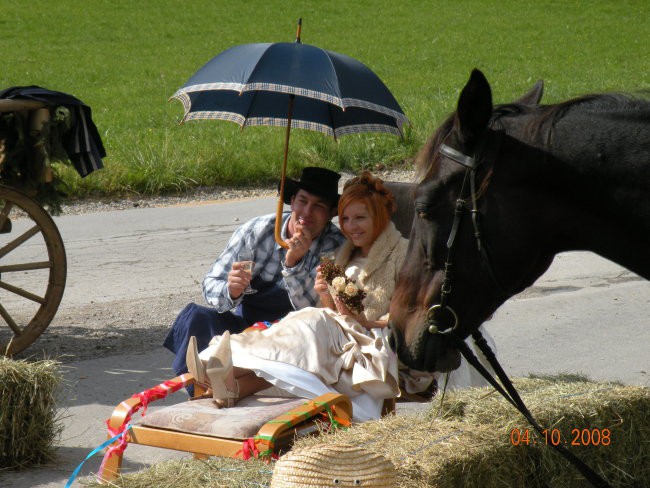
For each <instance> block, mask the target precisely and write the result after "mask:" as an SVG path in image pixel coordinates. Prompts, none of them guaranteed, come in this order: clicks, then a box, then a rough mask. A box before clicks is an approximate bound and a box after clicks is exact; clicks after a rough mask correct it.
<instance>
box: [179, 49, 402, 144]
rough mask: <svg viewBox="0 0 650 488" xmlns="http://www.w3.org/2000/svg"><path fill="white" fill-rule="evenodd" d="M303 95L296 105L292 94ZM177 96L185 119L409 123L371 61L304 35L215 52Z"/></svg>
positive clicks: (373, 128)
mask: <svg viewBox="0 0 650 488" xmlns="http://www.w3.org/2000/svg"><path fill="white" fill-rule="evenodd" d="M287 95H294V96H295V100H294V104H293V108H292V111H291V113H289V111H288V97H287ZM172 98H177V99H179V100H180V101H181V102H182V103H183V106H184V108H185V115H184V117H183V121H185V120H193V119H221V120H230V121H232V122H236V123H238V124H239V125H241V126H242V127H245V126H248V125H275V126H283V127H286V126H287V123H288V120H289V119H291V121H292V122H291V127H296V128H302V129H309V130H316V131H320V132H323V133H325V134H329V135H331V136H334V137H338V136H340V135H344V134H350V133H359V132H388V133H392V134H396V135H401V129H402V126H403V125H404V124H405V123H408V119H407V118H406V116H405V115H404V112H403V111H402V109H401V107H400V106H399V104H398V103H397V101H396V100H395V97H393V95H392V94H391V92H390V91H389V90H388V88H386V86H385V85H384V83H383V82H382V81H381V80H380V79H379V77H378V76H377V75H376V74H375V73H374V72H373V71H372V70H370V69H369V68H368V67H367V66H365V65H364V64H363V63H361V62H359V61H357V60H355V59H353V58H351V57H349V56H345V55H343V54H338V53H335V52H332V51H327V50H325V49H321V48H318V47H315V46H310V45H308V44H302V43H300V42H295V43H289V42H280V43H273V44H271V43H259V44H244V45H241V46H235V47H232V48H230V49H228V50H226V51H224V52H222V53H221V54H219V55H217V56H216V57H214V58H213V59H212V60H210V61H209V62H208V63H206V64H205V65H204V66H203V67H202V68H201V69H200V70H199V71H197V72H196V73H195V74H194V75H193V76H192V77H191V78H190V80H189V81H188V82H187V83H186V84H185V85H184V86H183V87H182V88H180V89H179V90H178V91H177V92H176V93H175V94H174V95H173V97H172Z"/></svg>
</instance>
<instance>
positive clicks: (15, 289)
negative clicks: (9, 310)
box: [0, 281, 45, 305]
mask: <svg viewBox="0 0 650 488" xmlns="http://www.w3.org/2000/svg"><path fill="white" fill-rule="evenodd" d="M0 288H4V289H5V290H7V291H10V292H12V293H15V294H16V295H20V296H21V297H23V298H27V299H28V300H31V301H32V302H36V303H40V304H41V305H43V304H44V303H45V298H43V297H39V296H38V295H34V294H33V293H30V292H28V291H27V290H23V289H22V288H18V287H17V286H14V285H10V284H9V283H5V282H4V281H0Z"/></svg>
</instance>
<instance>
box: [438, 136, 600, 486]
mask: <svg viewBox="0 0 650 488" xmlns="http://www.w3.org/2000/svg"><path fill="white" fill-rule="evenodd" d="M492 133H493V134H494V135H495V136H496V141H495V143H496V145H495V147H493V150H494V152H495V153H496V152H498V150H499V147H500V145H501V140H502V137H503V133H502V132H500V131H496V132H492ZM486 141H487V139H486V138H484V139H483V140H482V141H481V144H479V147H478V149H477V150H476V153H475V154H474V155H473V156H468V155H465V154H463V153H461V152H460V151H457V150H456V149H454V148H452V147H449V146H447V145H446V144H441V145H440V148H439V149H438V151H439V152H440V154H442V155H444V156H446V157H448V158H449V159H451V160H453V161H455V162H456V163H459V164H461V165H463V166H464V167H465V168H466V169H465V176H464V178H463V183H462V186H461V191H460V193H459V196H458V198H457V200H456V206H455V209H454V220H453V223H452V227H451V232H450V234H449V238H448V239H447V260H446V261H445V268H444V276H443V282H442V288H441V293H440V303H439V304H436V305H433V306H431V308H429V310H428V312H427V323H428V331H429V333H430V334H444V335H446V336H447V337H449V338H450V339H452V342H453V344H454V346H455V347H456V348H457V349H458V350H459V351H460V353H461V354H462V355H463V356H464V357H465V359H466V360H467V362H468V363H469V364H471V365H472V366H473V367H474V369H476V370H477V371H478V372H479V373H480V374H481V375H482V376H483V377H484V378H485V379H486V380H487V381H488V382H489V383H490V384H491V385H492V386H493V387H494V389H495V390H497V391H498V392H499V393H500V394H501V395H503V397H504V398H505V399H506V400H507V401H508V402H510V403H511V404H512V405H513V406H514V407H515V408H516V409H517V410H519V412H521V414H522V415H523V416H524V417H525V418H526V420H528V422H529V423H530V424H531V425H532V426H533V427H534V428H535V430H537V432H538V433H539V434H540V436H542V437H543V435H544V434H543V430H544V429H543V428H542V427H541V426H540V425H539V423H537V421H536V420H535V418H534V417H533V415H532V414H531V413H530V410H528V407H526V405H525V403H524V401H523V400H522V399H521V397H520V396H519V393H518V392H517V389H516V388H515V387H514V385H513V384H512V382H511V381H510V379H509V378H508V375H507V374H506V373H505V371H504V370H503V368H502V367H501V365H500V364H499V361H498V360H497V357H496V355H495V354H494V352H493V351H492V349H491V348H490V346H489V345H488V343H487V341H486V340H485V338H484V337H483V334H481V331H480V330H479V329H476V330H475V331H473V332H472V333H471V335H472V338H473V339H474V343H475V344H476V346H477V347H478V348H479V349H480V350H481V352H482V353H483V355H484V356H485V358H486V359H487V360H488V362H489V363H490V365H491V366H492V369H493V370H494V371H495V373H496V375H497V377H498V378H499V381H500V382H501V383H499V382H498V381H497V380H496V378H494V376H492V374H491V373H490V372H489V371H488V370H487V368H485V366H483V364H482V363H481V362H480V361H479V360H478V358H477V357H476V356H475V355H474V353H473V352H472V350H471V349H470V348H469V346H468V345H467V343H466V342H465V341H464V340H463V339H461V336H460V334H459V332H460V331H459V320H458V314H457V313H456V312H455V311H454V310H453V309H452V308H451V307H450V306H449V305H448V304H447V300H448V297H449V295H450V294H451V290H452V277H453V269H454V264H453V258H454V250H455V244H456V237H457V234H458V229H459V227H460V223H461V221H462V218H463V215H464V214H465V210H466V209H469V211H470V214H471V216H472V225H473V228H474V237H475V239H476V244H477V246H478V251H479V253H480V254H481V256H482V257H483V261H484V262H485V264H486V268H487V271H488V274H489V275H490V277H491V278H492V281H493V282H494V284H495V285H496V288H497V289H498V290H499V291H500V293H502V294H503V295H505V296H507V297H511V296H512V295H514V294H516V293H517V292H518V291H520V290H508V289H507V288H506V287H504V286H503V285H502V283H501V282H500V281H499V279H498V278H497V275H496V273H495V271H494V267H493V265H492V259H491V258H490V253H489V250H488V248H487V246H486V243H485V242H484V241H483V240H482V234H481V226H480V218H479V217H480V214H479V211H478V204H477V200H478V194H477V191H476V170H477V168H478V167H479V166H480V163H481V161H482V160H484V159H485V158H481V157H480V156H481V153H482V151H483V149H484V148H485V146H486ZM468 181H469V186H470V190H469V201H470V204H471V206H468V204H467V200H466V199H465V198H464V197H463V195H464V193H465V186H466V184H467V182H468ZM445 315H446V316H447V317H446V318H449V317H451V318H452V320H453V325H449V321H448V320H444V319H445V317H444V316H445ZM550 446H551V447H553V448H554V449H555V450H557V451H558V452H559V453H560V454H561V455H562V456H564V457H565V459H567V460H568V461H569V462H571V463H572V464H573V465H574V466H575V467H576V468H577V469H578V471H580V473H582V475H583V476H584V477H585V478H586V479H587V480H588V481H589V482H590V483H591V484H592V485H593V486H596V487H599V488H600V487H602V488H611V485H609V484H608V483H607V482H606V481H605V480H604V479H603V478H602V477H601V476H600V475H598V474H597V473H596V472H595V471H594V470H593V469H591V468H590V467H589V466H587V465H586V464H585V463H584V462H583V461H582V460H581V459H580V458H578V457H577V456H576V455H575V454H573V453H572V452H571V451H569V450H568V449H567V448H566V447H565V446H564V445H562V444H557V445H556V444H554V443H551V444H550Z"/></svg>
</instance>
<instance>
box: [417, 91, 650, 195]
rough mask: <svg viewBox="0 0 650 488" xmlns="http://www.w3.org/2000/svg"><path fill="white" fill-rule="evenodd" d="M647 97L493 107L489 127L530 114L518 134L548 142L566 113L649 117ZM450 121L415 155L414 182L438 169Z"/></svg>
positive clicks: (606, 96)
mask: <svg viewBox="0 0 650 488" xmlns="http://www.w3.org/2000/svg"><path fill="white" fill-rule="evenodd" d="M649 95H650V91H647V92H645V91H644V92H639V94H638V95H632V94H627V93H600V94H590V95H583V96H580V97H576V98H573V99H570V100H566V101H564V102H560V103H556V104H552V105H526V104H520V103H508V104H502V105H497V106H495V107H494V109H493V112H492V118H491V121H490V126H491V127H492V128H493V129H495V130H503V129H504V128H505V127H504V122H505V121H506V120H507V119H508V118H510V117H517V116H522V115H529V114H532V113H534V114H535V115H536V116H535V117H530V120H529V121H528V123H527V124H526V126H525V127H524V128H523V132H522V133H523V134H524V135H525V136H526V137H533V136H534V135H536V134H540V133H541V132H542V131H546V132H545V134H546V135H545V138H546V139H547V140H548V137H549V136H550V133H551V132H552V130H553V127H554V126H555V124H556V123H557V122H558V121H559V120H561V119H562V118H563V117H564V116H566V114H567V113H568V112H569V111H571V110H575V109H582V110H585V111H586V112H592V113H598V112H608V111H619V112H626V113H627V114H628V115H629V114H632V115H634V114H638V116H639V117H645V118H647V117H648V116H649V115H650V101H649V100H648V96H649ZM454 118H455V112H454V113H452V114H451V115H449V116H448V117H447V118H446V119H445V121H444V122H443V123H442V125H440V127H439V128H438V129H437V130H436V131H435V132H434V133H433V135H432V136H431V137H430V138H429V139H428V140H427V142H426V143H425V145H424V146H423V147H422V149H420V151H419V152H418V154H417V155H416V157H415V168H416V181H417V182H421V181H424V180H427V179H429V178H431V177H433V176H435V175H436V174H437V172H438V170H439V167H440V156H439V153H438V147H439V146H440V144H442V142H443V140H444V139H445V138H446V137H447V135H448V134H449V133H450V132H451V130H452V128H453V124H454Z"/></svg>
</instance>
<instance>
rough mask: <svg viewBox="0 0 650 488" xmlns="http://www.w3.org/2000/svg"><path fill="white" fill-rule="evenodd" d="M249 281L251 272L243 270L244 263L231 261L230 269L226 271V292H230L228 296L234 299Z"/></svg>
mask: <svg viewBox="0 0 650 488" xmlns="http://www.w3.org/2000/svg"><path fill="white" fill-rule="evenodd" d="M250 282H251V272H250V271H245V270H244V263H242V262H238V261H236V262H234V263H232V269H231V270H230V271H229V272H228V292H229V293H230V298H232V299H233V300H236V299H237V298H239V297H240V296H242V293H244V290H245V289H246V287H247V286H248V284H249V283H250Z"/></svg>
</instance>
